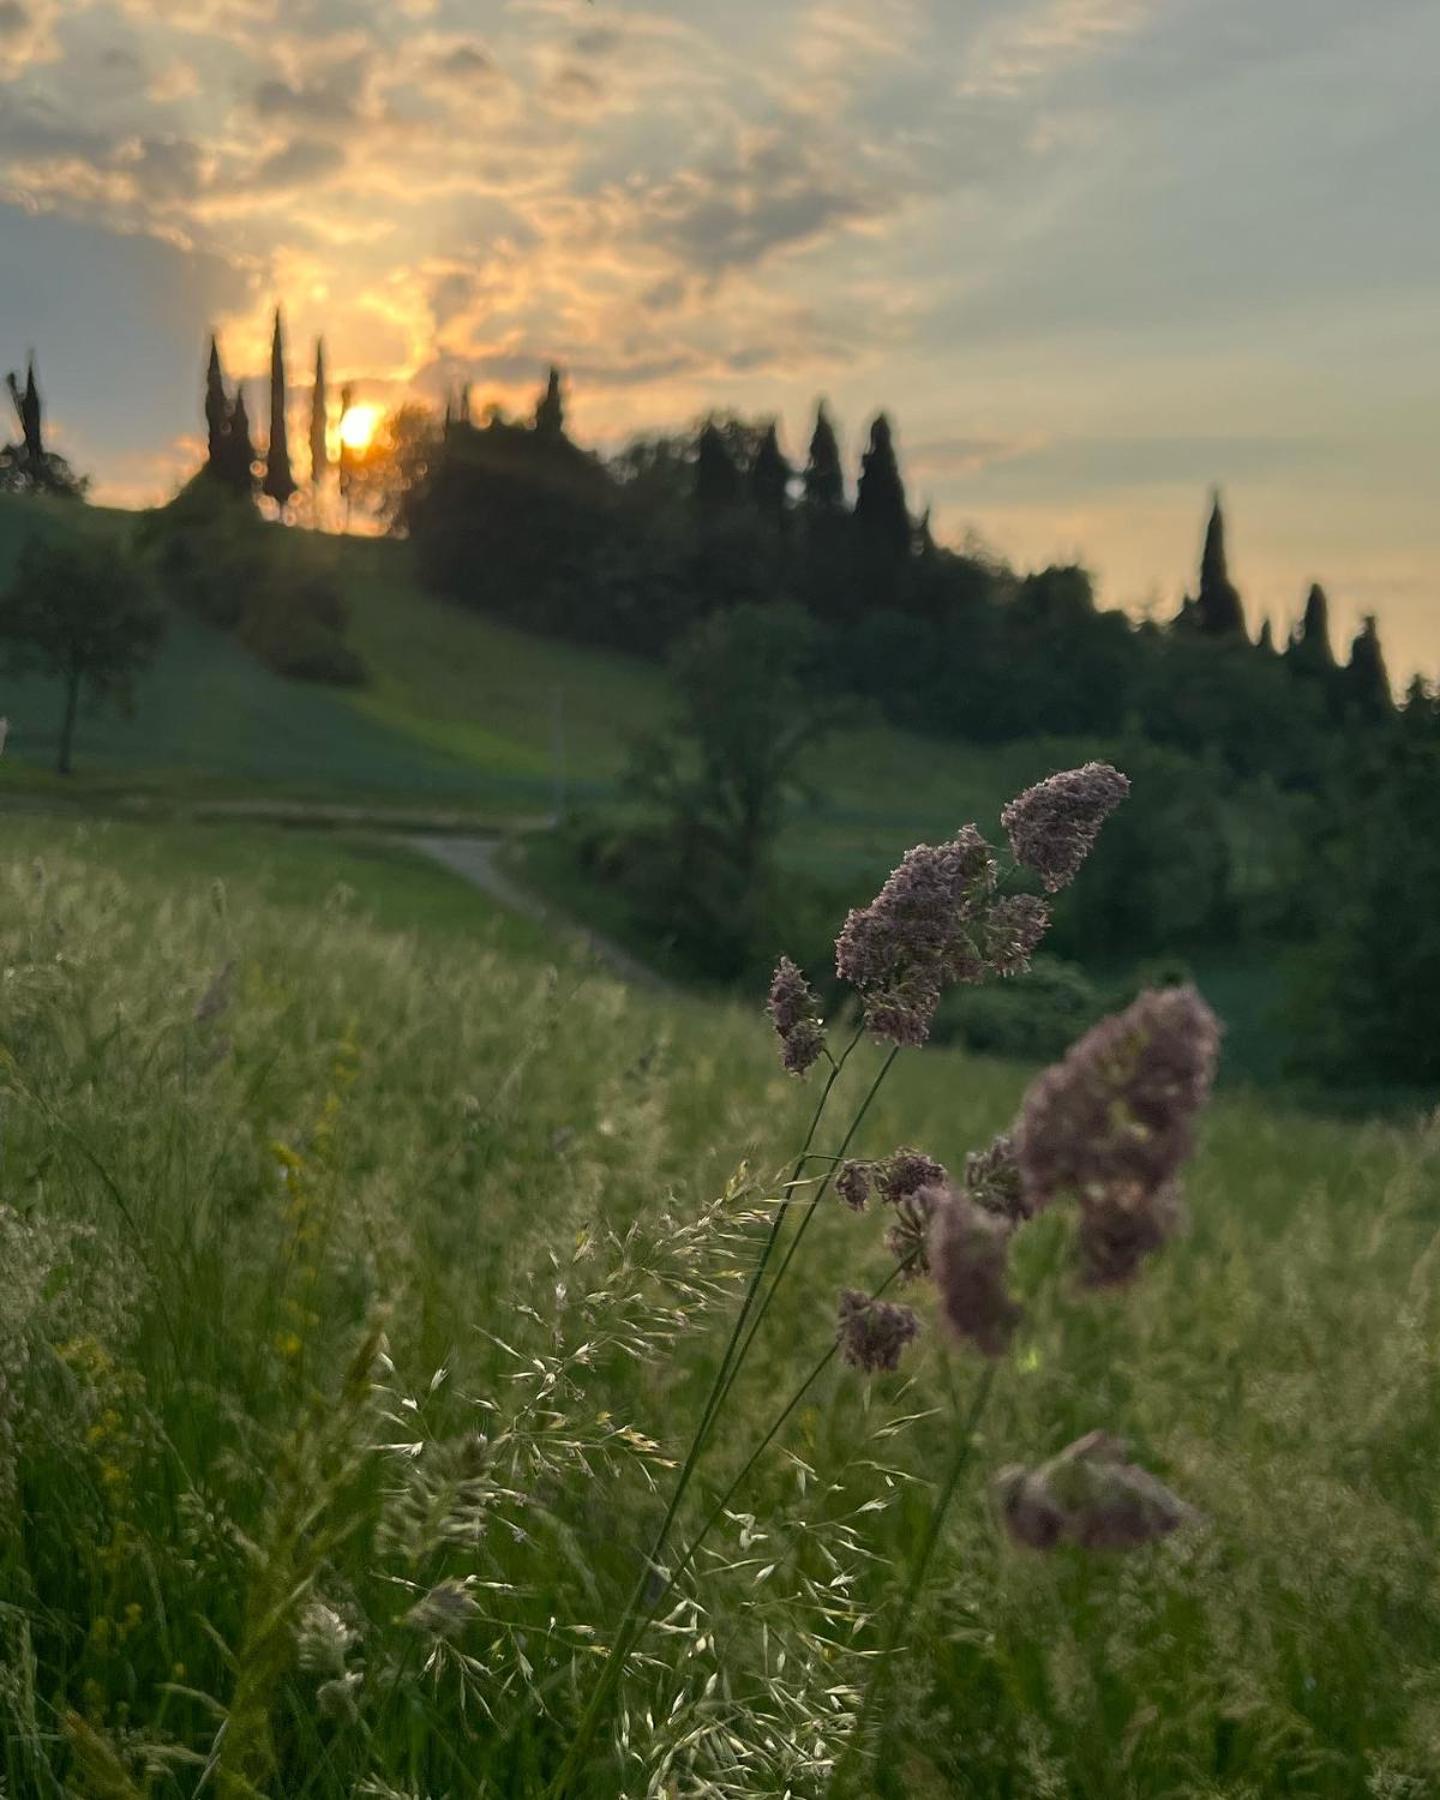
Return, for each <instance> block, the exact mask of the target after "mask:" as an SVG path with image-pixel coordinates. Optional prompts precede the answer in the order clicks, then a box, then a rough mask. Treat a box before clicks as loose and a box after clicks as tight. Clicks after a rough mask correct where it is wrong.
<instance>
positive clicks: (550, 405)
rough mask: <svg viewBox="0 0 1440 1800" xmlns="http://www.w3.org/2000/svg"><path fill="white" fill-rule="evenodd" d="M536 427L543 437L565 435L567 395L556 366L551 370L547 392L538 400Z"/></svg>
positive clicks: (546, 387) (546, 385) (546, 386)
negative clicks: (561, 385) (562, 390)
mask: <svg viewBox="0 0 1440 1800" xmlns="http://www.w3.org/2000/svg"><path fill="white" fill-rule="evenodd" d="M535 429H536V431H537V432H538V433H539V434H540V436H541V437H548V438H558V437H563V436H564V435H565V397H564V395H563V394H562V393H561V391H560V371H559V370H558V369H556V368H552V369H551V370H550V376H549V379H548V381H547V382H546V384H545V392H544V393H543V394H541V396H540V398H539V400H538V401H537V402H536V405H535Z"/></svg>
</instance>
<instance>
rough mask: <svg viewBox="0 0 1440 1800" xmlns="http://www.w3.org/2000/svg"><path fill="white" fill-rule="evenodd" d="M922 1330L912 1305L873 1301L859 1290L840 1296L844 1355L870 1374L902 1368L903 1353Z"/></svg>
mask: <svg viewBox="0 0 1440 1800" xmlns="http://www.w3.org/2000/svg"><path fill="white" fill-rule="evenodd" d="M919 1330H920V1322H919V1320H918V1319H917V1318H916V1317H915V1315H914V1313H913V1312H911V1310H910V1308H909V1307H908V1306H892V1305H891V1303H890V1302H889V1301H888V1300H872V1299H871V1298H870V1296H869V1295H868V1294H862V1293H860V1292H859V1291H858V1289H856V1288H845V1289H844V1290H843V1291H842V1293H841V1295H840V1319H839V1327H838V1330H837V1333H836V1335H837V1337H838V1340H839V1344H840V1354H841V1355H842V1356H843V1357H844V1358H845V1360H846V1362H847V1363H849V1364H850V1366H851V1368H853V1369H863V1370H864V1371H865V1373H866V1374H867V1375H873V1374H875V1373H876V1372H877V1371H878V1370H881V1369H898V1368H899V1366H900V1355H901V1352H902V1351H903V1350H904V1348H905V1346H906V1345H907V1344H908V1343H909V1342H910V1340H911V1339H912V1338H913V1337H915V1336H916V1335H917V1333H918V1332H919Z"/></svg>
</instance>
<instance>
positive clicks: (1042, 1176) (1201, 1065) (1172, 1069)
mask: <svg viewBox="0 0 1440 1800" xmlns="http://www.w3.org/2000/svg"><path fill="white" fill-rule="evenodd" d="M1219 1052H1220V1026H1219V1022H1218V1021H1217V1020H1216V1017H1215V1015H1214V1013H1212V1012H1211V1010H1210V1008H1209V1007H1208V1006H1207V1005H1206V1004H1205V1002H1204V1001H1203V1000H1202V999H1201V998H1200V996H1199V994H1198V993H1197V992H1196V991H1195V989H1194V988H1193V987H1190V986H1186V987H1173V988H1152V989H1151V990H1149V991H1148V992H1146V993H1144V994H1141V996H1140V998H1139V999H1138V1000H1136V1001H1134V1002H1133V1004H1131V1005H1130V1006H1127V1007H1126V1008H1125V1010H1124V1012H1120V1013H1113V1014H1112V1015H1111V1016H1110V1017H1109V1018H1108V1019H1102V1020H1101V1021H1100V1023H1099V1024H1098V1025H1096V1026H1094V1027H1093V1028H1092V1029H1091V1030H1089V1031H1087V1032H1086V1033H1085V1035H1084V1037H1082V1038H1080V1039H1079V1040H1078V1042H1076V1043H1074V1044H1072V1045H1071V1047H1070V1049H1069V1050H1068V1051H1067V1052H1066V1053H1065V1056H1064V1059H1063V1060H1062V1061H1060V1062H1058V1063H1056V1064H1055V1065H1054V1066H1053V1067H1051V1068H1049V1069H1047V1070H1046V1071H1045V1072H1044V1074H1043V1075H1041V1076H1039V1077H1038V1078H1037V1079H1036V1080H1035V1081H1034V1082H1032V1083H1031V1086H1030V1089H1029V1092H1028V1093H1027V1094H1026V1095H1025V1098H1024V1100H1023V1101H1022V1103H1021V1107H1020V1119H1019V1123H1018V1125H1017V1127H1016V1143H1015V1151H1016V1159H1017V1161H1018V1162H1019V1164H1020V1173H1021V1176H1022V1177H1023V1179H1024V1183H1025V1193H1026V1197H1027V1199H1028V1200H1029V1202H1030V1204H1031V1206H1032V1207H1034V1208H1035V1209H1036V1210H1037V1211H1038V1210H1039V1209H1040V1208H1041V1207H1045V1206H1048V1205H1049V1204H1050V1202H1051V1201H1052V1200H1054V1199H1056V1198H1058V1197H1059V1196H1061V1195H1063V1194H1067V1193H1069V1194H1074V1195H1075V1196H1076V1198H1077V1199H1078V1200H1079V1201H1080V1203H1081V1205H1082V1206H1086V1205H1098V1204H1099V1203H1100V1202H1102V1201H1103V1200H1104V1199H1105V1198H1106V1197H1107V1196H1115V1195H1125V1196H1128V1197H1129V1199H1130V1202H1131V1204H1133V1205H1138V1204H1140V1203H1141V1202H1142V1200H1145V1199H1147V1197H1148V1199H1149V1200H1153V1199H1154V1197H1155V1196H1156V1195H1158V1194H1159V1192H1160V1191H1161V1190H1162V1189H1164V1188H1167V1187H1169V1186H1170V1184H1171V1182H1172V1181H1173V1180H1174V1178H1175V1175H1176V1173H1177V1171H1178V1170H1179V1167H1180V1165H1181V1164H1182V1163H1183V1162H1184V1161H1185V1159H1186V1157H1187V1156H1189V1154H1190V1151H1191V1148H1192V1146H1193V1142H1194V1128H1195V1117H1196V1114H1197V1113H1198V1112H1199V1110H1200V1108H1201V1107H1202V1106H1203V1105H1204V1103H1205V1100H1206V1099H1207V1097H1208V1096H1209V1093H1210V1085H1211V1082H1212V1081H1213V1079H1214V1075H1215V1064H1216V1060H1217V1058H1218V1056H1219Z"/></svg>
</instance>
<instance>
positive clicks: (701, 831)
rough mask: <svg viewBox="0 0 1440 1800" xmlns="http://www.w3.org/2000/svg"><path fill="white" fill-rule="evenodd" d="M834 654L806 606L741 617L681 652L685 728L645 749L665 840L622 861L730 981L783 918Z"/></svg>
mask: <svg viewBox="0 0 1440 1800" xmlns="http://www.w3.org/2000/svg"><path fill="white" fill-rule="evenodd" d="M820 653H821V645H820V640H819V635H818V633H817V631H816V627H815V624H814V621H813V620H811V619H810V618H808V617H807V616H806V615H805V614H804V613H803V612H801V611H800V610H799V608H798V607H794V606H789V605H781V606H755V605H742V606H737V607H735V608H733V609H732V610H730V611H728V612H724V613H720V614H718V615H717V616H716V617H714V618H712V619H709V620H707V621H706V622H705V623H704V624H702V625H700V626H698V627H697V628H696V629H695V630H694V631H693V632H692V633H691V634H690V635H688V636H687V637H686V638H684V639H683V640H682V641H681V643H680V644H679V645H678V646H677V648H676V650H675V653H674V655H673V656H672V658H671V665H670V666H671V675H672V678H673V681H674V693H675V699H676V702H677V715H676V718H675V720H674V723H673V724H672V725H671V727H670V728H669V729H668V730H665V731H662V732H658V733H655V734H653V735H651V736H650V737H647V738H645V739H642V740H641V741H640V742H639V743H638V744H637V746H636V750H635V754H634V756H633V758H632V762H631V766H630V769H629V772H628V776H627V785H628V786H629V788H630V790H631V791H632V793H634V794H635V795H636V796H637V797H638V798H640V799H641V800H643V801H645V802H647V803H648V804H649V805H650V806H652V807H653V808H655V809H656V811H657V813H658V815H659V817H658V828H650V829H645V830H642V831H640V832H637V833H636V834H635V837H634V838H633V839H632V840H631V842H630V843H629V845H628V846H626V849H625V851H624V852H623V855H624V857H625V860H626V862H627V864H628V867H627V868H626V870H625V876H626V878H627V881H628V884H629V885H631V886H632V887H633V889H634V891H635V893H636V896H637V899H638V900H639V902H640V904H641V905H642V906H643V907H644V908H645V910H646V911H647V912H648V913H649V914H650V916H651V917H652V918H653V919H654V921H655V923H656V924H657V925H658V926H659V927H660V928H661V929H662V930H664V931H666V932H668V933H670V934H672V935H673V936H674V938H675V939H676V941H677V942H680V943H681V944H682V946H683V948H684V949H685V950H686V951H687V953H689V954H690V955H691V956H693V957H694V958H695V959H696V960H697V961H700V962H703V963H704V964H705V965H706V966H707V967H708V968H709V969H710V970H711V971H713V972H715V973H717V974H734V973H736V972H737V971H738V970H739V969H740V968H742V967H743V966H744V965H745V963H746V962H747V960H748V959H749V958H750V957H752V956H753V955H755V954H756V953H757V951H758V952H760V953H761V954H764V952H766V951H768V950H769V948H770V946H769V945H764V944H761V942H760V938H761V934H763V933H764V932H765V931H766V929H767V921H772V920H773V918H774V906H773V898H774V896H773V892H772V890H773V887H774V883H775V868H774V850H775V844H776V840H777V837H778V834H779V831H780V826H781V823H782V820H783V817H784V809H785V805H786V802H787V799H788V798H789V796H790V795H791V794H792V793H793V792H795V791H797V790H803V783H802V774H801V770H802V764H803V761H804V759H805V757H806V755H807V753H808V752H810V751H812V750H813V749H814V747H815V745H816V744H817V743H818V742H819V741H820V740H821V739H823V737H824V736H825V734H826V733H827V732H828V731H829V730H830V729H831V728H832V726H833V725H834V723H835V721H836V713H835V708H834V706H833V703H831V702H829V701H827V700H826V699H824V698H823V697H822V696H821V694H820V691H819V684H818V683H817V681H816V679H815V671H816V667H817V664H818V662H819V660H820Z"/></svg>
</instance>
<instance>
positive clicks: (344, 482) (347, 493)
mask: <svg viewBox="0 0 1440 1800" xmlns="http://www.w3.org/2000/svg"><path fill="white" fill-rule="evenodd" d="M354 398H355V389H354V388H353V387H352V386H351V384H350V383H349V382H348V381H347V382H346V383H345V385H344V387H342V388H341V390H340V498H341V500H342V501H343V502H344V505H345V512H346V523H347V524H348V523H349V512H350V501H351V499H352V497H353V489H354V485H355V456H354V452H353V451H352V450H351V448H350V446H349V444H347V443H346V442H345V415H346V413H348V412H349V410H350V406H351V402H352V401H353V400H354ZM445 428H446V430H447V431H448V430H449V429H450V417H449V411H448V409H447V411H446V418H445Z"/></svg>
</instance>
